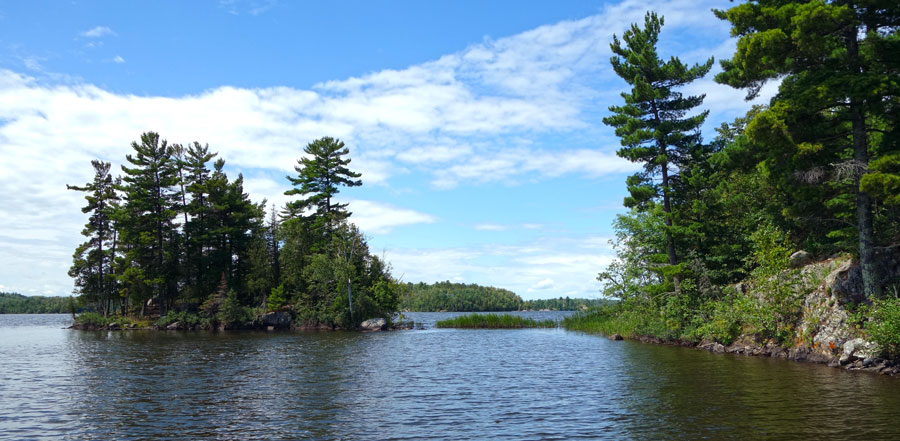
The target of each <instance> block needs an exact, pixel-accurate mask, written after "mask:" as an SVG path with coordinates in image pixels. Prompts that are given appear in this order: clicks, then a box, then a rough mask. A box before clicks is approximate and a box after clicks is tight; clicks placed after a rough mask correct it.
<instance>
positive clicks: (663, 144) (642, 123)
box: [603, 12, 713, 290]
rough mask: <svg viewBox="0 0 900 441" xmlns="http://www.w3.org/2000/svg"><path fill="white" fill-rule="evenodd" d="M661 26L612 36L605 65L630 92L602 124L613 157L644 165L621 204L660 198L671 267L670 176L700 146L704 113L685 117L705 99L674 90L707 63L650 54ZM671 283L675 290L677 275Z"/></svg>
mask: <svg viewBox="0 0 900 441" xmlns="http://www.w3.org/2000/svg"><path fill="white" fill-rule="evenodd" d="M662 25H663V18H662V17H657V15H656V14H655V13H652V12H648V13H647V14H646V16H645V17H644V28H643V29H641V28H640V27H638V25H637V24H632V25H631V28H630V29H629V30H627V31H625V33H624V35H623V36H622V41H620V40H619V39H618V37H616V36H613V42H612V43H611V44H610V48H611V49H612V52H613V54H614V55H613V57H612V58H611V60H610V62H611V63H612V67H613V70H614V71H615V72H616V74H617V75H619V76H620V77H621V78H622V79H623V80H625V81H626V82H627V83H628V84H629V85H631V91H630V92H623V93H622V98H624V99H625V104H624V105H621V106H610V108H609V110H610V111H611V112H613V115H612V116H609V117H606V118H604V119H603V122H604V123H605V124H607V125H609V126H612V127H615V129H616V135H617V136H619V137H620V138H621V144H622V146H623V147H622V148H621V149H619V151H618V152H617V154H618V155H619V156H620V157H622V158H625V159H628V160H629V161H632V162H640V163H643V164H644V171H643V172H642V173H639V174H637V175H635V176H632V177H630V178H629V179H628V182H627V183H628V189H629V192H630V193H631V197H630V198H629V199H626V205H628V206H642V205H645V204H646V203H647V202H649V201H650V200H652V199H655V198H657V197H658V196H659V195H660V194H662V200H663V207H662V210H663V213H664V217H665V224H666V227H667V228H666V232H665V234H666V255H667V261H668V264H669V265H670V266H672V267H674V266H675V265H678V262H679V259H678V253H677V251H676V249H675V237H674V234H673V219H672V211H673V207H672V203H673V195H672V188H673V187H672V182H671V179H672V178H673V176H672V175H671V173H672V172H673V168H675V169H676V170H677V169H679V168H680V167H683V166H685V165H686V162H687V161H688V160H689V159H690V152H691V150H692V149H693V148H694V147H695V146H697V145H698V144H699V143H700V125H702V124H703V121H704V120H705V119H706V116H707V114H708V113H709V111H704V112H701V113H699V114H697V115H693V116H688V115H687V113H688V112H689V111H691V110H692V109H694V108H695V107H697V106H699V105H700V104H701V103H702V102H703V98H704V97H705V95H698V96H687V97H685V96H683V95H682V94H681V92H678V91H677V90H676V89H677V88H678V87H681V86H684V85H686V84H688V83H690V82H692V81H694V80H696V79H698V78H701V77H703V76H704V75H706V73H707V72H709V69H710V67H711V66H712V63H713V59H712V58H710V59H709V60H707V61H706V62H705V63H703V64H695V65H694V66H690V67H688V66H687V65H685V64H683V63H682V62H681V61H680V60H679V59H678V58H677V57H672V58H670V59H669V61H665V62H664V61H663V60H661V59H660V57H659V55H658V54H657V52H656V44H657V42H658V40H659V32H660V29H661V27H662ZM623 41H624V45H623V44H622V43H623ZM657 176H659V177H660V182H659V185H658V186H657V185H656V182H655V179H656V177H657ZM674 282H675V289H676V290H677V289H678V278H677V276H676V277H675V278H674Z"/></svg>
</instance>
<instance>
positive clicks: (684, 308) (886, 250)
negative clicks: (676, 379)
mask: <svg viewBox="0 0 900 441" xmlns="http://www.w3.org/2000/svg"><path fill="white" fill-rule="evenodd" d="M714 14H715V16H716V17H717V18H719V19H722V20H725V21H727V22H728V23H730V24H731V27H732V35H733V36H734V37H736V38H737V48H736V50H735V52H734V54H733V56H732V58H731V59H727V60H721V62H720V65H721V68H722V71H721V72H720V73H718V74H716V75H715V77H714V79H715V81H716V82H718V83H720V84H725V85H729V86H732V87H734V88H737V89H740V90H744V91H746V93H747V98H748V99H749V98H753V97H756V96H757V95H758V94H760V93H761V91H762V90H763V88H764V86H766V84H767V83H769V82H774V83H775V84H776V85H777V86H778V91H777V93H776V94H775V95H774V97H773V98H772V99H771V101H770V103H769V104H768V105H764V106H756V107H753V108H752V109H751V110H750V111H749V112H747V114H746V115H744V116H742V117H740V118H737V119H736V120H734V121H729V122H723V123H722V124H721V125H720V126H719V127H718V128H717V129H716V131H715V132H716V133H715V134H714V137H713V139H712V140H711V141H710V142H704V140H703V139H702V137H701V131H700V127H701V125H703V124H704V122H705V121H706V118H707V115H708V112H707V111H703V110H700V109H701V106H702V103H703V100H704V95H702V94H699V95H684V94H683V93H682V92H681V91H680V90H681V89H682V88H685V87H689V86H691V85H692V84H693V83H695V82H696V81H698V80H700V79H701V78H703V77H704V76H706V75H707V74H708V73H709V71H710V69H711V67H712V65H713V62H714V60H713V59H712V58H710V59H708V60H706V61H704V62H702V63H699V64H694V65H686V64H684V63H682V62H681V61H680V60H679V59H678V58H677V57H670V58H669V57H667V56H666V57H664V56H661V55H659V54H658V53H657V44H658V42H659V37H660V30H661V28H662V26H663V23H664V21H663V18H662V17H658V16H657V15H656V14H654V13H648V14H647V15H646V17H645V20H644V23H643V25H639V24H634V25H632V26H631V28H630V29H628V30H626V31H625V32H624V34H622V37H621V39H620V38H618V37H617V36H613V38H612V43H611V44H610V48H611V49H612V53H613V56H612V59H611V63H612V67H613V69H614V70H615V72H616V73H617V74H618V75H619V76H620V77H621V78H622V79H623V80H625V82H627V83H628V85H629V86H630V89H628V90H626V91H624V92H623V93H622V102H621V104H618V105H613V106H611V107H610V108H609V109H610V111H611V112H612V115H611V116H609V117H607V118H604V120H603V121H604V123H606V124H607V125H609V126H611V127H613V128H614V129H615V131H616V135H618V136H619V137H620V139H621V145H622V147H621V149H620V150H619V151H618V155H619V156H620V157H623V158H626V159H628V160H630V161H633V162H636V163H639V164H641V165H642V166H643V170H642V171H641V172H640V173H637V174H635V175H633V176H630V177H629V178H628V179H627V181H626V184H627V186H628V191H629V193H630V195H629V196H628V197H627V198H625V201H624V203H625V207H627V208H628V210H629V211H628V212H627V213H625V214H623V215H620V216H618V218H617V220H616V222H615V229H616V241H615V244H614V246H615V249H616V251H617V254H618V259H617V260H616V262H615V263H613V264H612V265H610V266H609V268H607V269H606V270H605V271H604V272H602V273H600V275H599V279H600V280H601V281H602V282H603V284H604V286H605V288H604V290H603V291H604V294H605V295H606V296H609V297H612V298H617V299H619V300H620V301H619V302H617V303H615V304H611V305H608V306H606V307H603V308H601V309H598V310H595V311H593V312H592V313H590V314H583V315H579V316H576V317H573V318H571V319H569V320H567V323H566V326H567V327H569V328H570V329H583V330H594V331H600V332H604V333H608V334H623V335H625V336H632V337H635V338H645V339H646V338H649V339H653V340H656V341H660V340H662V341H677V342H687V343H692V344H698V345H701V346H702V347H706V348H709V349H710V350H717V351H728V352H739V353H755V354H768V355H778V356H787V357H791V358H796V359H810V360H814V361H823V362H834V363H840V364H847V363H851V362H854V360H856V362H857V363H859V364H860V365H861V366H862V365H867V366H873V367H874V368H878V367H879V366H880V368H881V369H888V368H889V367H890V363H889V362H886V361H883V360H881V358H879V357H895V356H898V355H900V299H898V296H900V3H898V2H895V1H875V2H842V1H833V2H824V1H810V2H793V1H762V0H760V1H748V2H743V3H741V4H739V5H736V6H733V7H731V8H729V9H727V10H715V11H714ZM879 360H881V361H879ZM879 363H881V364H879Z"/></svg>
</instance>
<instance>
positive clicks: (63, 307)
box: [0, 292, 72, 314]
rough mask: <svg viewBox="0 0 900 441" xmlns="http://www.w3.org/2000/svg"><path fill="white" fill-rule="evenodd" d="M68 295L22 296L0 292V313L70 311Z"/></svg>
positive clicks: (53, 312)
mask: <svg viewBox="0 0 900 441" xmlns="http://www.w3.org/2000/svg"><path fill="white" fill-rule="evenodd" d="M71 302H72V299H70V298H68V297H42V296H23V295H22V294H16V293H10V292H0V314H66V313H69V312H71V307H70V305H71Z"/></svg>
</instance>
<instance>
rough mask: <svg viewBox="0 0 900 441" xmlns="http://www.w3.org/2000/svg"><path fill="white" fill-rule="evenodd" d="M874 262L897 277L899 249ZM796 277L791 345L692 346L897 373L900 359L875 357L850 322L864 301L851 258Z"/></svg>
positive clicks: (809, 266)
mask: <svg viewBox="0 0 900 441" xmlns="http://www.w3.org/2000/svg"><path fill="white" fill-rule="evenodd" d="M806 257H807V256H803V255H798V254H797V253H795V254H794V255H792V256H791V262H792V263H793V262H801V261H803V260H805V258H806ZM879 257H880V260H879V262H880V265H881V267H882V274H883V275H885V276H887V277H888V278H892V277H898V276H900V250H893V251H891V250H888V251H885V252H882V254H881V255H880V256H879ZM796 274H797V279H795V280H792V283H795V286H796V287H797V289H798V290H801V291H799V292H804V293H806V294H805V296H804V297H803V299H802V305H801V310H802V315H801V318H800V319H799V320H798V322H797V325H796V339H795V341H794V342H793V344H792V345H790V346H789V347H784V346H782V345H779V344H776V343H775V342H774V341H771V340H770V341H761V340H759V339H757V338H756V337H755V336H748V335H742V336H740V337H738V338H737V339H736V340H735V341H733V342H731V344H728V345H725V344H722V343H720V342H715V341H706V340H705V341H701V342H700V343H699V344H697V345H696V347H697V348H699V349H703V350H707V351H710V352H718V353H727V354H739V355H751V356H764V357H776V358H785V359H789V360H795V361H803V362H812V363H823V364H828V365H829V366H833V367H841V368H844V369H848V370H864V371H871V372H877V373H881V374H887V375H897V374H900V360H886V359H883V358H881V357H879V356H878V354H879V353H880V351H879V348H878V347H877V345H876V344H875V343H873V342H870V341H866V340H865V339H864V338H863V336H862V335H860V333H859V331H858V329H856V328H855V327H854V326H851V323H850V322H849V317H850V313H849V311H848V310H847V309H846V308H847V305H849V304H860V303H862V302H865V301H866V296H865V293H864V290H863V282H862V273H861V271H860V269H859V266H858V265H857V264H856V263H854V262H853V261H852V260H851V259H850V257H848V256H842V257H841V256H837V257H834V258H831V259H827V260H824V261H821V262H815V263H809V262H807V263H806V264H805V265H804V266H802V267H801V268H800V269H799V271H798V272H797V273H796ZM735 288H736V290H737V291H738V292H751V291H752V289H751V288H748V287H747V285H746V284H745V283H741V284H738V285H736V286H735ZM756 295H765V293H756ZM641 340H643V341H647V339H641ZM654 342H655V343H669V344H677V343H673V342H664V341H654Z"/></svg>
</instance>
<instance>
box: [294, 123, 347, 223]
mask: <svg viewBox="0 0 900 441" xmlns="http://www.w3.org/2000/svg"><path fill="white" fill-rule="evenodd" d="M303 152H304V153H306V154H307V155H308V156H304V157H302V158H300V159H299V160H298V161H297V163H298V164H297V166H295V167H294V170H296V171H297V172H298V176H297V177H293V176H288V177H287V179H288V180H289V181H290V182H291V184H293V185H294V186H295V187H297V188H293V189H291V190H288V191H286V192H284V194H285V195H288V196H292V195H300V196H302V197H303V198H302V199H299V200H296V201H293V202H291V203H289V204H288V205H287V211H286V213H287V214H288V215H289V216H290V217H298V216H305V215H306V214H305V213H306V212H308V211H314V213H312V214H311V215H310V216H312V218H313V219H314V220H318V221H320V222H319V223H320V224H324V225H326V226H327V225H331V224H336V223H339V222H341V221H343V220H344V219H346V218H348V217H349V216H350V214H351V213H349V212H348V211H347V210H346V208H347V204H339V203H336V202H334V201H333V200H332V199H333V198H334V196H335V195H337V194H338V193H339V192H340V189H339V186H346V187H358V186H360V185H362V181H360V180H359V179H357V178H359V177H360V176H361V175H360V174H359V173H356V172H353V171H351V170H350V169H348V168H347V165H348V164H350V158H345V156H346V155H347V154H348V153H349V152H350V150H349V149H348V148H347V147H345V146H344V143H343V142H342V141H341V140H339V139H334V138H329V137H324V138H319V139H317V140H315V141H313V142H311V143H309V144H307V145H306V147H305V148H304V149H303ZM327 229H328V228H326V230H327Z"/></svg>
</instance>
